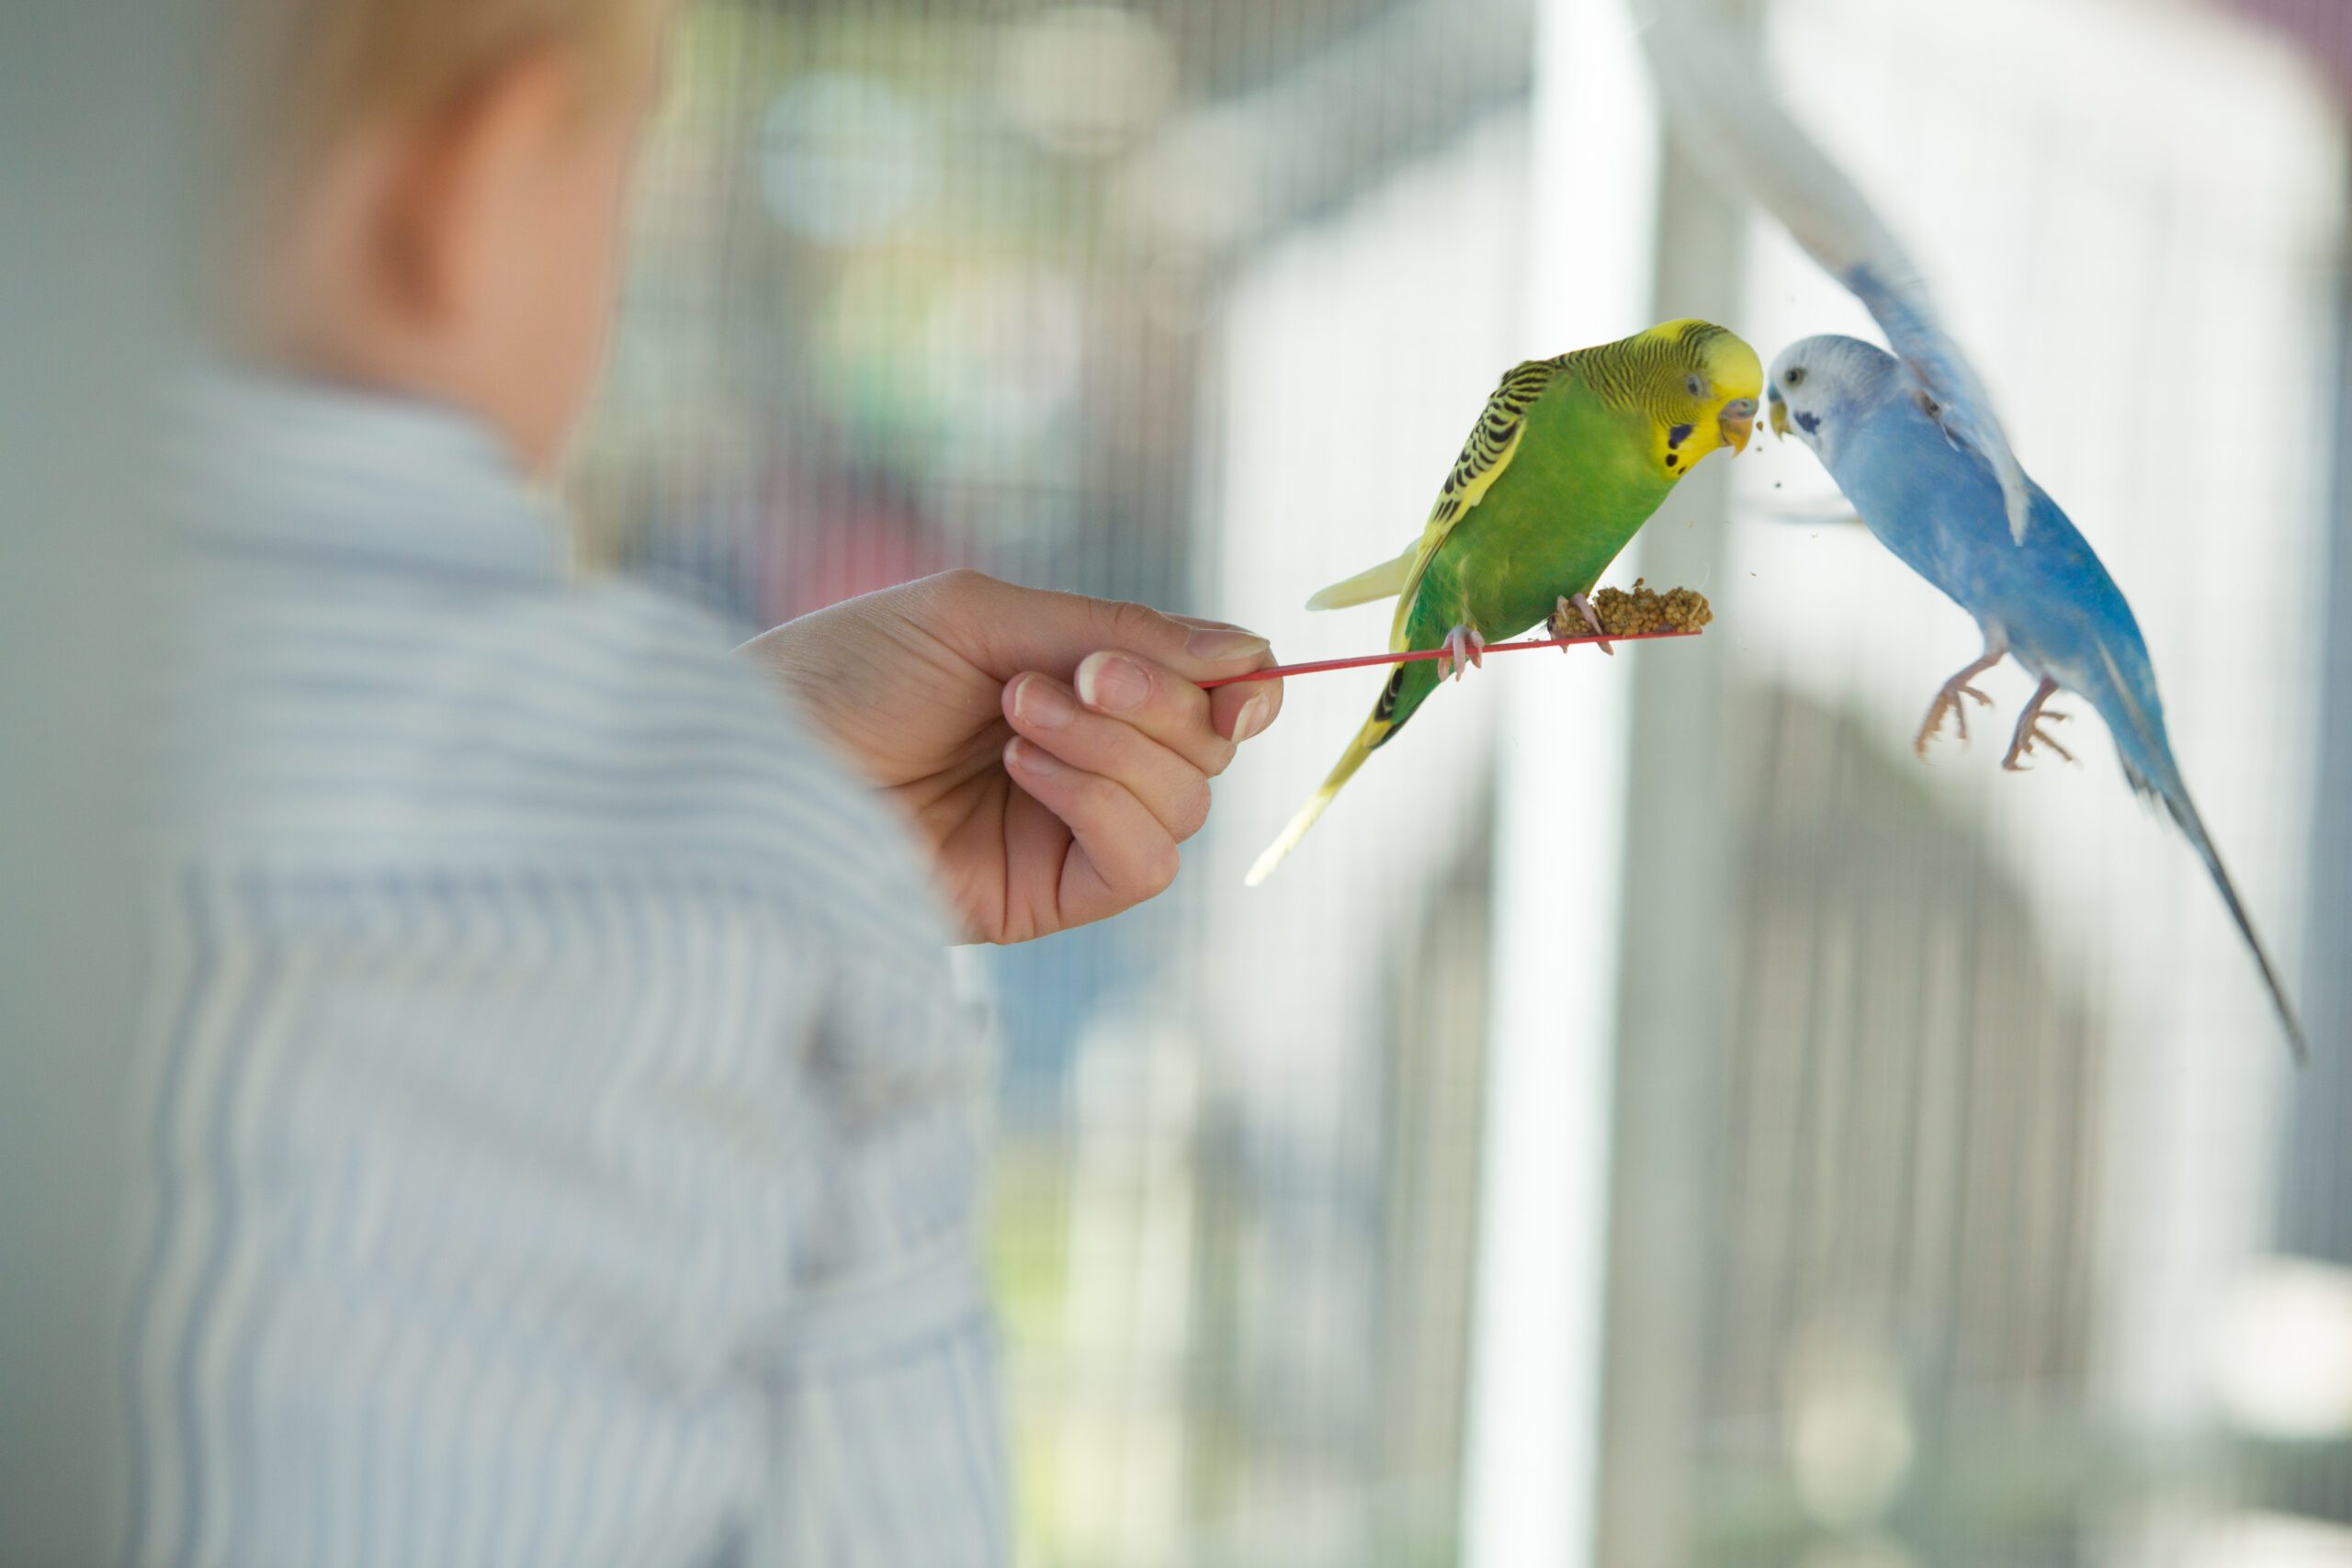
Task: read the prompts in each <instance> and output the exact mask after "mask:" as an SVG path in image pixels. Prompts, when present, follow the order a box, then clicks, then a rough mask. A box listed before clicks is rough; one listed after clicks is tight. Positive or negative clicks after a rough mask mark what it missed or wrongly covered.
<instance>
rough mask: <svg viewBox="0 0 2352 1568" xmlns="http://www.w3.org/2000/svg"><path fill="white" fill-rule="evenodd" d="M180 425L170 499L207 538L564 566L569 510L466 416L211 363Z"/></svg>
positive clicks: (506, 565) (553, 570) (545, 575)
mask: <svg viewBox="0 0 2352 1568" xmlns="http://www.w3.org/2000/svg"><path fill="white" fill-rule="evenodd" d="M172 428H173V430H174V432H175V437H176V439H175V440H174V442H173V443H172V446H171V451H170V457H171V459H172V466H173V468H175V470H176V471H177V472H178V474H179V476H180V477H179V479H178V481H177V482H176V483H175V493H176V494H178V495H179V496H180V497H181V498H183V500H184V502H185V503H187V506H188V509H189V513H190V515H189V519H188V521H189V523H190V525H191V527H192V529H193V530H194V532H195V534H196V536H197V537H198V539H199V540H200V541H202V542H205V543H208V544H210V545H213V546H216V547H228V548H232V549H241V550H259V551H264V552H266V553H270V554H280V555H284V554H293V555H301V556H307V557H314V558H338V559H342V560H346V561H349V562H350V563H352V564H354V565H355V566H366V567H370V568H374V569H378V570H413V571H421V572H425V573H450V574H456V575H462V576H468V577H490V578H503V579H510V580H514V581H552V580H554V579H556V578H557V577H558V576H560V573H561V571H562V570H563V565H564V560H565V555H566V547H565V529H564V525H563V523H562V520H561V517H560V513H558V512H557V510H556V509H555V508H554V507H553V506H552V505H551V504H550V503H548V502H547V501H546V500H544V499H543V498H542V497H540V496H539V495H537V494H536V493H535V492H534V491H533V490H532V488H531V486H530V484H529V482H528V481H527V480H526V478H525V477H524V475H523V473H522V471H521V469H520V468H518V467H517V466H516V464H515V459H514V457H512V455H511V454H510V453H509V452H508V451H507V449H506V447H505V446H504V445H503V443H502V442H501V441H500V439H499V438H498V436H497V435H496V434H494V433H493V432H492V430H491V429H490V428H489V426H488V425H486V424H484V423H482V422H481V420H480V419H478V418H476V417H474V416H472V415H470V414H468V413H465V412H461V411H459V410H457V409H454V408H450V407H447V406H445V405H441V404H437V403H431V402H426V401H424V400H417V399H411V398H403V397H399V396H396V395H392V394H389V393H383V392H375V391H370V390H367V389H360V388H354V387H345V386H338V385H335V384H333V383H329V382H324V381H313V380H304V379H300V378H294V377H288V376H281V375H274V374H270V373H266V372H260V371H254V370H245V369H232V368H222V367H216V368H212V369H209V370H207V371H205V372H203V373H201V374H200V375H198V377H197V378H195V380H194V383H193V385H192V386H191V387H190V389H189V390H188V393H187V396H186V397H185V398H183V399H182V400H181V417H179V418H178V419H176V420H175V422H173V425H172Z"/></svg>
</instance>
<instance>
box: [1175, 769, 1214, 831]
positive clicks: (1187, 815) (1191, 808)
mask: <svg viewBox="0 0 2352 1568" xmlns="http://www.w3.org/2000/svg"><path fill="white" fill-rule="evenodd" d="M1208 823H1209V781H1208V780H1207V779H1206V778H1204V777H1203V776H1202V775H1201V774H1199V773H1194V774H1193V776H1192V778H1191V779H1190V780H1189V781H1187V783H1186V784H1185V785H1184V787H1183V790H1182V793H1181V794H1180V795H1178V796H1177V800H1176V824H1175V825H1176V836H1177V837H1178V838H1179V839H1189V838H1191V837H1192V836H1193V834H1195V833H1197V832H1199V831H1200V830H1201V829H1204V828H1205V827H1207V826H1208Z"/></svg>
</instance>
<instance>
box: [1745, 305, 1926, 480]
mask: <svg viewBox="0 0 2352 1568" xmlns="http://www.w3.org/2000/svg"><path fill="white" fill-rule="evenodd" d="M1894 368H1895V359H1894V355H1891V354H1888V353H1887V352H1886V351H1885V350H1884V349H1883V348H1878V347H1875V346H1873V345H1871V344H1867V343H1863V342H1862V341H1860V339H1859V338H1850V337H1834V336H1823V337H1809V338H1806V339H1804V341H1802V342H1800V343H1794V344H1790V345H1789V346H1788V347H1787V348H1785V349H1783V350H1781V356H1780V357H1779V358H1778V359H1775V360H1774V361H1772V369H1771V373H1770V376H1768V377H1767V378H1765V382H1764V400H1765V403H1766V405H1767V409H1768V413H1769V417H1770V420H1771V423H1772V434H1775V435H1779V436H1784V437H1785V436H1787V435H1789V434H1792V432H1793V433H1794V434H1795V435H1796V438H1797V439H1798V440H1800V441H1802V442H1804V444H1805V445H1806V446H1810V447H1812V448H1813V451H1814V455H1815V457H1819V458H1820V459H1821V460H1822V461H1823V462H1825V463H1826V462H1828V461H1829V460H1830V455H1831V452H1832V450H1833V449H1834V448H1835V446H1836V445H1837V441H1838V434H1840V433H1841V431H1842V429H1843V427H1844V425H1845V424H1846V423H1847V422H1848V421H1849V419H1850V417H1851V416H1852V414H1853V413H1854V412H1856V411H1858V410H1860V409H1861V408H1863V407H1865V406H1867V405H1868V403H1869V402H1870V401H1871V400H1872V399H1873V398H1874V397H1875V396H1877V395H1878V394H1879V392H1880V391H1881V390H1883V388H1884V386H1885V383H1886V378H1887V376H1888V375H1889V374H1890V373H1892V372H1893V371H1894Z"/></svg>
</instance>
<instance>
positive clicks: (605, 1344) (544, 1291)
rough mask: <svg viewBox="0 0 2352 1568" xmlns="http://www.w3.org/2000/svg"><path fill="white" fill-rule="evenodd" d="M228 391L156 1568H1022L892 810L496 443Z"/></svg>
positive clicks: (205, 699)
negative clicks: (601, 552) (970, 1567)
mask: <svg viewBox="0 0 2352 1568" xmlns="http://www.w3.org/2000/svg"><path fill="white" fill-rule="evenodd" d="M195 401H196V403H197V404H198V407H197V408H196V410H195V412H194V415H193V417H192V421H191V423H192V431H191V434H192V437H193V439H192V440H191V441H190V442H189V443H188V446H187V453H186V462H185V464H184V468H183V483H184V485H185V487H186V488H185V493H186V494H187V495H188V496H189V497H190V499H191V502H192V505H191V511H192V513H193V516H192V519H191V524H190V535H191V537H192V540H193V542H194V545H195V548H194V550H193V552H192V553H193V555H194V560H193V562H192V564H191V567H190V570H189V572H188V581H189V583H190V585H191V587H192V588H193V589H194V591H195V593H196V596H197V603H198V605H199V607H200V614H199V615H198V632H197V634H196V635H195V637H193V639H192V646H191V648H190V649H189V650H188V652H187V656H186V658H185V660H184V661H183V667H182V668H181V670H180V671H177V673H178V674H179V675H180V676H181V677H183V679H184V691H185V698H186V700H185V701H184V703H183V704H182V705H181V706H180V709H179V714H178V722H177V723H176V725H175V729H174V734H175V739H173V740H172V741H171V742H170V753H169V755H170V772H169V773H168V774H167V775H166V777H167V778H168V780H169V783H170V787H171V791H172V795H173V803H174V808H175V809H174V812H173V816H172V829H171V833H170V840H169V844H168V854H167V855H166V857H165V863H166V867H167V874H166V876H165V878H164V883H163V886H161V888H160V890H159V913H160V937H159V944H158V945H159V973H160V976H161V984H160V987H159V991H158V995H157V997H156V999H155V1003H154V1006H153V1009H152V1010H151V1025H150V1028H149V1031H148V1041H147V1046H146V1049H145V1050H144V1052H143V1053H142V1084H141V1094H140V1096H139V1099H138V1101H137V1105H138V1109H137V1111H136V1120H135V1123H134V1129H133V1130H134V1135H135V1138H136V1147H135V1155H136V1158H137V1161H138V1167H137V1168H138V1170H139V1173H140V1175H139V1180H138V1184H137V1188H136V1191H137V1194H138V1200H139V1202H138V1208H139V1218H140V1224H139V1227H138V1230H137V1232H136V1251H135V1255H134V1257H133V1258H132V1259H131V1268H132V1280H131V1286H132V1292H133V1294H132V1314H131V1336H132V1338H131V1343H130V1370H131V1393H132V1398H133V1406H134V1413H135V1424H134V1425H135V1433H136V1437H135V1441H134V1446H133V1453H132V1456H131V1458H132V1466H131V1488H132V1495H131V1498H130V1520H129V1529H130V1540H129V1542H128V1547H127V1550H126V1552H125V1557H126V1558H127V1560H129V1561H130V1562H137V1563H141V1564H175V1565H176V1564H222V1565H228V1564H234V1565H237V1568H274V1565H277V1564H294V1563H301V1564H330V1563H334V1564H340V1563H355V1564H360V1563H431V1564H435V1568H455V1565H458V1564H468V1563H558V1564H566V1565H571V1568H587V1565H592V1564H598V1563H613V1564H623V1563H626V1564H632V1565H636V1564H668V1563H679V1564H685V1563H694V1564H723V1565H727V1568H763V1565H767V1564H781V1563H810V1564H837V1563H838V1564H861V1565H864V1564H876V1565H881V1564H900V1563H904V1564H917V1563H920V1564H924V1565H927V1568H936V1565H950V1564H959V1563H987V1562H1001V1561H1002V1560H1003V1559H1004V1558H1005V1556H1006V1554H1007V1551H1008V1550H1009V1548H1008V1534H1009V1526H1008V1521H1007V1519H1006V1517H1005V1507H1006V1502H1005V1498H1006V1484H1005V1473H1004V1459H1003V1452H1002V1441H1001V1430H1000V1421H1001V1416H1000V1412H999V1407H998V1398H997V1390H996V1383H995V1376H996V1373H995V1366H994V1357H993V1350H992V1338H991V1331H990V1328H989V1322H988V1319H987V1315H986V1313H985V1308H984V1298H983V1293H982V1292H981V1290H980V1287H979V1278H980V1270H979V1266H978V1257H977V1244H976V1237H977V1231H976V1206H977V1201H978V1193H979V1190H980V1179H981V1174H982V1167H983V1160H984V1157H985V1147H984V1142H983V1140H984V1135H985V1132H984V1127H983V1125H982V1122H981V1107H982V1106H983V1104H984V1102H985V1092H986V1087H987V1075H986V1070H985V1068H986V1064H985V1061H984V1056H983V1051H982V1048H981V1044H980V1041H981V1033H980V1032H979V1030H978V1028H977V1027H976V1024H975V1021H974V1019H973V1018H972V1016H971V1014H970V1010H969V1008H968V1006H967V1004H966V1003H965V1002H963V1001H961V1000H959V999H958V998H957V996H956V991H955V989H954V987H953V986H952V985H951V981H950V976H949V973H948V967H947V961H946V953H945V946H946V940H947V928H946V926H945V924H944V919H943V918H942V916H941V914H940V913H939V911H938V909H937V908H936V906H935V902H934V899H933V896H932V894H931V893H930V891H929V889H928V887H927V885H926V883H925V880H924V876H923V874H922V865H921V862H920V859H919V856H918V853H917V852H916V850H915V849H914V847H913V846H912V844H911V843H910V839H909V835H908V834H907V832H906V831H905V829H903V828H902V827H901V826H900V825H899V822H898V821H896V820H895V819H894V818H892V817H891V816H890V815H889V814H888V809H887V807H884V806H883V805H882V804H881V803H880V802H878V801H877V800H876V799H875V798H874V797H873V796H872V795H870V794H869V793H867V792H866V791H865V790H863V789H861V788H860V787H858V786H857V785H856V784H854V783H853V782H852V780H851V778H850V776H849V775H848V774H847V773H845V772H844V770H843V769H842V767H841V766H840V765H839V764H838V763H837V762H836V761H833V760H832V759H831V757H830V756H829V755H828V754H827V753H826V751H825V750H823V749H822V748H821V747H820V745H818V744H817V743H816V742H815V741H814V740H813V739H812V738H811V737H810V735H809V732H808V731H807V730H806V729H805V728H803V727H802V726H801V725H800V724H799V722H798V721H797V719H796V717H795V716H793V715H792V714H791V713H789V712H788V711H787V710H786V705H784V704H783V703H782V702H781V701H780V700H779V699H778V697H777V696H776V695H775V694H774V693H773V692H772V691H770V690H769V689H768V688H767V687H766V685H765V684H764V682H763V681H762V680H761V679H760V678H759V676H758V675H757V674H756V672H755V671H752V670H751V669H750V668H749V667H748V666H746V665H745V664H743V663H742V662H741V661H740V660H737V659H735V658H734V657H733V656H732V655H731V654H730V651H729V637H727V636H726V635H725V634H724V632H723V630H722V628H721V627H720V626H718V624H717V623H715V622H714V621H712V620H710V619H708V618H707V617H706V616H705V615H701V614H700V613H698V612H696V611H694V610H692V609H689V608H687V607H685V606H684V605H681V604H675V603H673V602H671V601H668V600H666V599H663V598H662V597H660V596H658V595H655V594H652V593H650V592H645V591H643V590H641V589H638V588H633V587H629V586H624V585H619V584H610V585H603V586H589V587H582V586H578V585H575V584H571V583H569V582H567V581H566V580H565V575H564V570H563V552H562V547H561V542H560V541H561V531H560V527H559V526H558V525H556V523H555V522H554V521H553V520H552V519H551V518H550V517H549V516H548V515H546V514H545V513H543V512H542V511H541V510H540V509H539V508H538V507H537V505H536V504H535V502H533V500H532V498H531V496H530V494H529V492H528V491H526V488H525V487H524V485H523V484H522V482H521V481H520V480H519V479H518V478H517V476H516V474H515V472H514V470H513V469H512V468H511V467H510V466H509V465H508V463H507V461H506V460H505V459H504V457H503V455H502V453H501V450H500V448H499V447H498V446H496V445H495V443H494V442H493V440H492V437H491V436H490V435H489V434H487V433H486V432H484V431H483V430H481V428H479V427H478V426H476V425H473V424H471V423H468V422H467V421H465V420H463V419H461V418H458V417H457V416H455V415H453V414H450V413H448V412H441V411H437V410H435V409H431V408H427V407H424V406H420V405H415V404H404V403H398V402H393V401H390V400H376V399H370V398H367V397H363V396H360V395H356V394H351V393H341V392H335V391H332V390H328V389H322V388H313V387H303V386H297V385H293V384H280V383H272V382H266V381H260V380H231V379H226V378H224V379H223V380H221V381H220V382H218V383H215V384H211V385H209V386H207V387H206V388H205V389H203V391H202V393H201V395H200V396H199V397H198V399H196V400H195Z"/></svg>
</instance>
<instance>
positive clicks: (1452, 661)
mask: <svg viewBox="0 0 2352 1568" xmlns="http://www.w3.org/2000/svg"><path fill="white" fill-rule="evenodd" d="M1486 664H1487V639H1486V638H1485V637H1480V636H1479V635H1478V628H1477V627H1476V626H1456V627H1454V628H1453V630H1452V631H1450V632H1448V633H1446V634H1445V657H1444V658H1442V659H1441V660H1438V661H1437V678H1438V679H1439V680H1441V681H1442V680H1444V679H1445V678H1446V676H1448V675H1449V674H1450V675H1452V676H1453V678H1454V679H1455V680H1456V681H1459V680H1461V679H1462V674H1463V671H1465V670H1468V669H1470V668H1472V667H1474V666H1475V667H1476V668H1478V669H1482V670H1483V669H1485V668H1486Z"/></svg>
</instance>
